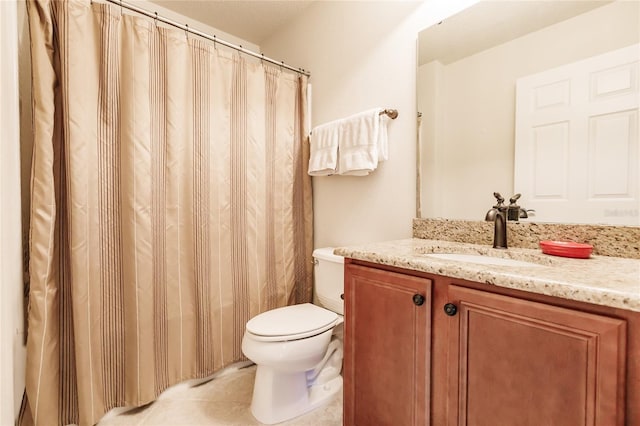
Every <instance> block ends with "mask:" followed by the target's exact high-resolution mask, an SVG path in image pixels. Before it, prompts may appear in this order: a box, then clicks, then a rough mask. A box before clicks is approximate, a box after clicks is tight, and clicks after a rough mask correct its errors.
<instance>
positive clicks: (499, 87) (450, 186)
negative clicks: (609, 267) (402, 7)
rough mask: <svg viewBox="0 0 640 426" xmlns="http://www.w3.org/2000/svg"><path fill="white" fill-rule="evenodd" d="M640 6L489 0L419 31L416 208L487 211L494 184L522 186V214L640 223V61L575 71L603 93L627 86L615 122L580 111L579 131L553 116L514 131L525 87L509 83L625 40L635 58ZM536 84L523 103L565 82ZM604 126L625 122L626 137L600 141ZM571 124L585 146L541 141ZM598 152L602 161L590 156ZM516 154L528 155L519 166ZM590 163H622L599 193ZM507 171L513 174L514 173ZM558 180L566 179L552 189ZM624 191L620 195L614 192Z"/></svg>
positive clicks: (506, 189)
mask: <svg viewBox="0 0 640 426" xmlns="http://www.w3.org/2000/svg"><path fill="white" fill-rule="evenodd" d="M639 6H640V2H637V1H491V0H489V1H481V2H479V3H476V4H474V5H473V6H471V7H470V8H468V9H466V10H463V11H462V12H460V13H458V14H457V15H454V16H452V17H450V18H448V19H446V20H444V21H443V22H441V23H439V24H438V25H435V26H433V27H430V28H427V29H425V30H423V31H422V32H420V34H419V36H418V70H417V92H418V94H417V95H418V96H417V99H418V111H419V117H418V135H419V136H418V162H419V167H418V179H417V180H418V182H419V184H418V191H419V192H418V194H417V198H418V200H420V201H419V203H418V204H419V210H418V217H422V218H436V217H441V218H448V219H467V220H483V219H484V216H485V213H486V212H487V210H489V209H490V208H491V206H492V205H493V204H495V200H494V198H493V195H492V194H493V192H494V191H498V192H500V193H502V195H503V196H504V197H505V198H506V199H509V197H511V196H512V195H513V194H514V193H515V192H520V193H522V198H521V199H520V200H519V201H518V204H519V205H520V206H521V207H523V208H525V209H528V208H536V212H535V213H534V214H533V215H531V216H530V217H529V218H528V219H524V220H529V221H536V222H570V223H607V224H627V225H640V215H639V211H638V210H639V208H638V200H639V199H640V198H638V193H639V188H638V186H639V185H638V180H640V178H639V177H638V174H637V173H638V169H639V165H640V155H639V154H638V84H639V83H638V80H639V76H638V62H637V60H635V62H634V61H631V62H629V63H625V66H626V68H624V70H623V71H624V72H617V71H619V70H620V69H622V68H619V67H614V68H615V70H616V72H617V74H616V76H614V77H616V78H617V77H620V76H622V77H623V78H622V80H624V84H622V83H620V82H619V81H618V80H616V79H615V78H613V77H611V75H613V73H608V74H607V76H608V77H607V78H602V79H601V82H600V83H598V81H600V80H594V77H590V78H591V79H590V80H589V79H583V80H584V81H586V83H585V87H586V89H585V90H586V91H595V92H598V91H599V90H601V91H603V92H602V93H604V91H606V90H609V92H607V93H606V95H607V96H608V95H609V94H610V93H613V92H616V91H618V92H620V91H621V90H622V91H625V94H626V95H625V96H626V98H625V99H626V100H627V101H628V100H629V99H630V102H631V104H629V103H627V104H625V105H626V106H625V107H624V108H623V109H624V114H623V113H617V114H618V115H615V117H616V118H620V117H622V115H624V117H622V119H621V120H622V121H620V120H618V121H616V123H617V124H615V125H611V122H612V120H609V121H608V122H607V123H609V124H606V123H604V120H600V121H597V120H594V119H593V115H592V116H590V117H587V118H586V119H585V120H583V121H584V123H587V124H586V125H587V129H586V131H585V132H586V133H585V134H581V133H579V132H578V131H574V130H573V128H571V129H569V130H570V131H566V130H565V131H556V130H557V129H556V127H558V126H556V127H553V126H551V125H546V127H544V126H542V125H538V127H536V128H535V129H534V130H532V129H533V128H534V127H535V126H536V125H534V126H533V127H531V126H530V128H529V129H527V130H526V131H522V130H520V129H521V126H522V123H523V122H524V121H526V120H522V119H520V118H519V119H518V122H517V123H516V114H520V113H521V111H523V110H525V109H527V108H528V105H529V104H528V103H527V102H529V101H527V102H524V103H523V102H522V101H521V97H522V95H521V93H523V89H521V88H520V87H521V86H518V90H516V85H517V84H518V82H519V81H527V80H526V79H527V78H529V77H530V76H539V75H546V74H545V73H548V72H551V71H548V70H552V72H556V71H557V70H562V69H564V68H566V67H574V68H575V67H576V65H575V64H580V63H582V62H585V61H587V62H588V61H589V60H591V58H593V57H599V56H600V55H604V54H607V53H609V52H612V51H617V50H620V49H623V48H627V50H629V49H631V51H632V52H631V53H632V54H635V55H636V57H637V56H638V49H637V47H636V46H637V44H638V43H639V41H640V27H639V23H638V21H639V16H640V10H639ZM634 45H636V46H634ZM563 67H564V68H563ZM610 69H613V68H610ZM618 74H619V75H618ZM623 74H624V75H623ZM598 75H604V73H600V74H598ZM594 81H595V82H596V83H594ZM597 84H600V86H598V85H597ZM607 84H608V89H606V87H605V86H607ZM620 84H622V86H621V85H620ZM625 85H626V86H625ZM556 86H557V87H564V86H559V85H555V86H554V85H547V86H545V87H553V88H554V90H556V89H555V88H556ZM573 86H576V85H575V84H574V85H573ZM573 86H572V87H573ZM623 86H624V87H623ZM567 87H568V86H567ZM603 88H604V89H603ZM623 89H624V90H623ZM517 92H518V93H517ZM595 92H594V93H595ZM536 93H537V94H535V93H534V95H533V98H532V99H533V101H530V103H531V102H533V103H542V104H544V103H545V102H546V104H544V105H543V106H546V105H550V106H552V107H554V108H555V106H554V105H556V104H558V105H559V104H561V103H562V102H563V96H565V94H567V93H569V89H566V90H565V89H558V90H556V91H555V92H553V91H549V90H548V91H547V92H544V91H538V92H536ZM545 93H546V94H545ZM598 93H599V92H598ZM567 96H569V95H567ZM571 96H573V95H571ZM605 98H606V96H605ZM605 101H606V99H605ZM607 102H608V101H607ZM517 103H518V106H519V108H516V105H517ZM604 103H606V102H604ZM542 104H541V105H542ZM523 105H525V107H526V108H525V107H523ZM556 106H557V105H556ZM563 108H564V109H563V111H564V112H565V113H566V114H569V115H571V114H573V112H570V109H569V107H567V106H566V105H565V107H563ZM517 110H518V111H517ZM598 114H600V115H599V116H601V117H604V116H605V115H606V114H605V113H598ZM620 114H622V115H620ZM518 117H520V115H518ZM607 117H609V115H607ZM612 117H613V116H612ZM563 120H565V119H558V120H556V122H553V120H551V122H552V124H557V123H559V122H560V121H563ZM566 120H567V122H568V120H569V119H566ZM625 120H626V121H625ZM601 122H602V123H604V124H602V123H601ZM594 123H595V124H594ZM547 124H548V123H547ZM600 124H602V125H600ZM607 126H609V127H607ZM616 126H618V127H616ZM558 128H560V127H558ZM540 129H543V130H544V131H541V130H540ZM549 129H551V130H549ZM603 129H604V130H603ZM606 129H609V130H606ZM612 129H613V130H612ZM621 129H622V130H621ZM607 131H609V133H606V132H607ZM589 132H590V133H589ZM603 132H605V133H603ZM611 132H613V133H616V132H618V133H621V132H622V133H624V141H623V143H622V142H620V143H617V145H615V144H614V145H615V146H613V145H606V144H605V142H606V143H609V141H608V140H605V139H607V138H605V137H604V136H602V135H603V134H604V135H605V136H607V135H608V136H610V134H611ZM522 135H529V136H527V137H530V136H531V135H534V136H533V148H531V147H530V146H529V145H526V144H523V142H522V140H524V139H525V138H524V137H522ZM544 135H546V136H544ZM567 135H570V136H571V137H579V138H581V140H582V141H584V140H589V143H588V144H587V145H584V142H580V143H583V145H582V146H577V147H576V146H573V145H571V146H569V145H567V146H564V145H562V146H559V145H554V144H552V143H550V142H549V141H551V142H555V141H556V140H559V139H562V138H563V137H567V138H569V136H567ZM598 135H599V136H598ZM516 136H518V138H516ZM543 136H544V138H547V139H544V138H543ZM536 138H538V139H536ZM554 138H555V139H554ZM516 139H517V142H516ZM567 140H568V139H567ZM603 141H604V142H603ZM529 142H530V145H531V141H529ZM516 144H518V148H517V149H516ZM605 145H606V146H605ZM523 146H524V148H523ZM603 146H604V149H603ZM560 148H562V149H560ZM554 150H556V151H554ZM558 150H559V151H558ZM556 152H559V154H556ZM594 161H596V162H597V161H599V163H595V165H594V163H593V162H594ZM527 162H529V163H535V164H533V165H531V164H528V163H527ZM621 162H622V163H623V164H620V163H621ZM524 163H527V164H525V166H522V164H524ZM578 163H580V164H582V167H583V168H584V169H585V170H582V171H581V172H580V173H582V174H580V173H577V172H575V170H573V169H572V170H573V171H571V176H569V172H567V176H568V177H567V176H564V175H562V174H559V173H558V170H559V169H561V168H562V167H569V166H570V167H575V166H574V164H578ZM515 164H518V167H516V166H515ZM567 165H569V166H567ZM527 167H528V168H527ZM532 170H533V171H532ZM588 170H596V171H598V173H599V175H612V176H613V175H616V173H617V171H620V173H618V175H620V176H622V177H620V176H617V175H616V176H617V177H616V176H613V177H612V179H613V178H615V179H618V180H617V181H616V182H614V183H611V184H610V185H609V186H611V187H612V188H613V187H615V188H613V189H609V188H606V190H602V191H600V192H603V193H606V194H605V195H603V196H599V195H598V194H596V195H593V194H595V193H596V192H597V191H596V190H594V189H593V188H594V187H595V188H596V189H598V188H599V187H598V185H600V184H599V183H597V182H596V184H594V183H593V182H592V180H593V179H592V176H591V175H587V173H588ZM614 171H616V173H613V172H614ZM534 173H537V174H534ZM592 174H596V173H592ZM574 175H577V177H576V176H574ZM558 176H561V177H558ZM514 179H518V182H519V183H518V184H514ZM565 180H566V182H565ZM574 181H575V182H578V183H579V184H581V185H583V186H585V187H588V188H586V189H584V191H583V190H582V189H578V190H576V189H575V188H573V187H572V185H573V182H574ZM559 182H561V183H562V185H560V183H559ZM545 185H546V186H545ZM554 185H555V186H559V187H562V189H561V190H558V191H556V188H554ZM594 185H595V186H594ZM616 185H617V186H616ZM600 186H602V185H600ZM605 186H606V185H605ZM620 186H622V187H623V188H622V189H621V188H620ZM566 188H573V189H570V190H569V192H571V191H573V192H580V191H583V192H584V193H581V196H582V198H583V199H587V201H590V202H591V201H594V200H595V202H596V203H597V204H598V208H597V209H595V210H597V211H591V210H590V209H592V207H590V206H587V205H585V204H584V200H582V201H574V199H573V198H572V196H568V195H567V194H566V193H563V194H560V195H558V194H556V192H562V191H564V189H566ZM554 191H555V192H554ZM588 191H591V192H588ZM594 191H595V192H594ZM607 191H609V192H607ZM616 191H617V192H616ZM592 193H593V194H592ZM621 194H622V195H621ZM569 195H572V194H569ZM598 197H599V198H598ZM621 200H622V201H623V203H622V204H620V203H618V202H619V201H621ZM609 202H613V204H608V203H609ZM616 203H617V204H616ZM591 204H593V203H591ZM583 212H588V213H589V214H583ZM521 220H522V219H521Z"/></svg>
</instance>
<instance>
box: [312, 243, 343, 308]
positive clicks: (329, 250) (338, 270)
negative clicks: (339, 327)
mask: <svg viewBox="0 0 640 426" xmlns="http://www.w3.org/2000/svg"><path fill="white" fill-rule="evenodd" d="M313 258H314V265H315V267H314V271H313V272H314V278H313V283H314V291H315V294H316V297H317V299H318V302H320V304H321V305H322V306H323V307H325V308H327V309H329V310H331V311H333V312H336V313H338V314H340V315H344V301H343V300H342V297H341V296H342V294H343V293H344V257H342V256H338V255H335V254H333V247H325V248H319V249H315V250H314V251H313Z"/></svg>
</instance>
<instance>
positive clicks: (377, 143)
mask: <svg viewBox="0 0 640 426" xmlns="http://www.w3.org/2000/svg"><path fill="white" fill-rule="evenodd" d="M383 111H384V109H383V108H374V109H371V110H368V111H364V112H361V113H359V114H355V115H352V116H350V117H347V118H343V119H340V120H335V121H332V122H329V123H326V124H323V125H321V126H317V127H315V128H314V129H313V131H312V133H311V135H310V137H309V142H310V144H311V147H310V148H311V149H310V157H309V172H308V173H309V175H311V176H330V175H332V174H341V175H351V176H366V175H368V174H369V173H371V172H372V171H373V170H375V169H376V168H377V167H378V162H380V161H384V160H387V159H388V158H389V146H388V145H389V143H388V138H387V121H388V119H389V117H388V116H387V115H386V114H382V115H381V112H383Z"/></svg>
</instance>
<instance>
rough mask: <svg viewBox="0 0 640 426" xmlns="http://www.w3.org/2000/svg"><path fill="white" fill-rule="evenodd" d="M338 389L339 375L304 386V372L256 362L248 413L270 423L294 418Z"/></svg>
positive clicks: (321, 402) (318, 405) (340, 386)
mask: <svg viewBox="0 0 640 426" xmlns="http://www.w3.org/2000/svg"><path fill="white" fill-rule="evenodd" d="M341 390H342V376H340V375H338V376H337V377H334V378H332V379H331V380H328V381H326V382H325V383H321V384H320V383H319V384H315V385H313V386H308V381H307V375H306V372H304V371H303V372H300V373H287V372H282V371H276V370H274V369H272V368H269V367H266V366H263V365H262V366H261V365H258V367H257V369H256V381H255V384H254V390H253V398H252V400H251V414H253V416H254V417H255V418H256V420H258V421H259V422H261V423H264V424H268V425H272V424H275V423H280V422H283V421H285V420H289V419H292V418H294V417H298V416H300V415H302V414H305V413H307V412H309V411H311V410H313V409H315V408H318V407H320V406H321V405H323V404H325V403H327V402H329V401H330V400H331V398H332V397H333V396H335V395H336V394H337V393H338V392H340V391H341Z"/></svg>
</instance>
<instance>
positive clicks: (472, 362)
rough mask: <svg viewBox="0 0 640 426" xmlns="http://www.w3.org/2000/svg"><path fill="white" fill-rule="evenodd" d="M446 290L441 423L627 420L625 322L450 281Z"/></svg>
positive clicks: (604, 422) (603, 422) (619, 422)
mask: <svg viewBox="0 0 640 426" xmlns="http://www.w3.org/2000/svg"><path fill="white" fill-rule="evenodd" d="M447 294H448V296H449V297H448V298H447V300H448V302H447V303H451V304H452V305H453V306H456V308H457V312H456V314H455V315H453V316H449V317H448V338H447V343H448V345H447V361H446V363H447V370H448V383H445V385H446V389H447V398H448V407H449V413H448V415H447V422H446V423H443V424H447V425H450V426H455V425H476V426H483V425H485V426H493V425H497V424H501V425H523V426H524V425H530V426H536V425H594V426H595V425H603V426H604V425H611V426H614V425H620V426H622V425H624V422H623V419H624V412H623V411H622V408H623V407H624V405H623V404H620V403H619V402H622V401H623V397H624V387H623V386H622V385H623V384H624V372H625V369H624V360H625V344H626V323H625V321H623V320H620V319H615V318H609V317H606V316H602V315H593V314H587V313H583V312H580V311H576V310H573V309H565V308H559V307H557V306H550V305H546V304H542V303H537V302H531V301H528V300H523V299H519V298H515V297H510V296H502V295H496V294H492V293H489V292H487V291H480V290H474V289H469V288H465V287H461V286H457V285H453V284H452V285H449V286H447ZM445 315H446V314H445ZM434 392H435V390H434Z"/></svg>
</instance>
